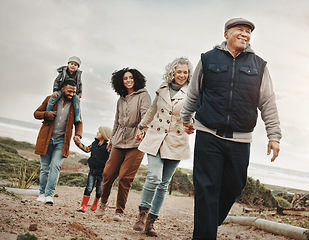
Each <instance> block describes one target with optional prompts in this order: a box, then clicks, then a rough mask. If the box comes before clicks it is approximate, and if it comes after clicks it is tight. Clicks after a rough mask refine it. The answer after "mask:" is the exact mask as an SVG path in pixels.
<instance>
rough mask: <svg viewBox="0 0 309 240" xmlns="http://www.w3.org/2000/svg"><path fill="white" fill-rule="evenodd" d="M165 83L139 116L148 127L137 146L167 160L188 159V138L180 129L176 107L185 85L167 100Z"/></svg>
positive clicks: (167, 92) (182, 98)
mask: <svg viewBox="0 0 309 240" xmlns="http://www.w3.org/2000/svg"><path fill="white" fill-rule="evenodd" d="M169 88H170V87H169V85H168V83H166V82H164V83H162V84H161V86H160V87H159V89H158V90H157V92H156V94H157V96H156V98H155V100H154V101H153V103H152V105H151V107H150V108H149V110H148V111H147V113H146V115H145V116H144V117H143V119H142V121H141V122H140V125H141V126H142V127H144V128H146V127H149V128H148V130H147V133H146V135H145V137H144V139H143V140H142V142H141V144H140V145H139V147H138V149H139V150H140V151H142V152H145V153H149V154H151V155H154V156H155V155H156V154H157V152H158V151H159V150H160V156H161V158H164V159H170V160H186V159H189V158H190V147H189V137H188V134H186V133H185V132H184V130H183V126H182V121H181V119H180V116H179V114H180V110H181V108H182V105H183V102H184V99H185V97H186V94H187V90H188V85H187V84H186V85H185V86H183V87H182V88H181V89H180V90H179V91H178V92H177V93H176V94H175V95H174V96H173V97H172V99H171V97H170V90H169Z"/></svg>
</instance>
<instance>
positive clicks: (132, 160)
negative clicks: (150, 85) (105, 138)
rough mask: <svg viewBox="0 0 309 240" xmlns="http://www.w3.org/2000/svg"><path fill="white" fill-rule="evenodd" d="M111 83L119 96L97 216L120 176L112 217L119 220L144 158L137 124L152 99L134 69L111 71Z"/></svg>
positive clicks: (102, 210) (121, 217) (101, 211)
mask: <svg viewBox="0 0 309 240" xmlns="http://www.w3.org/2000/svg"><path fill="white" fill-rule="evenodd" d="M111 84H112V87H113V89H114V90H115V92H116V93H117V94H118V95H119V96H120V97H119V99H118V101H117V109H116V115H115V120H114V127H113V131H112V135H111V139H110V142H109V144H108V146H107V147H108V148H109V149H111V153H110V157H109V160H108V161H107V162H106V166H105V168H104V172H103V185H102V196H101V205H100V207H99V208H98V210H97V212H96V215H97V216H103V215H104V212H105V209H106V206H107V201H108V197H109V195H110V192H111V188H112V186H113V183H114V181H115V180H116V178H117V177H119V179H118V194H117V202H116V213H115V216H114V220H115V221H122V220H123V212H124V209H125V205H126V202H127V198H128V194H129V190H130V188H131V184H132V182H133V179H134V177H135V174H136V172H137V170H138V168H139V166H140V164H141V162H142V159H143V157H144V153H143V152H141V151H139V150H138V149H137V147H138V146H139V143H140V142H139V141H137V140H136V139H135V136H136V134H137V130H138V128H137V126H138V124H139V122H140V121H141V119H142V118H143V116H144V115H145V113H146V111H147V109H148V108H149V107H150V104H151V99H150V95H149V93H148V92H147V90H146V89H145V85H146V79H145V77H144V76H143V74H141V73H140V72H139V71H138V70H136V69H130V68H124V69H121V70H119V71H115V72H113V74H112V78H111Z"/></svg>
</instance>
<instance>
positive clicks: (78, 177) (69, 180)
mask: <svg viewBox="0 0 309 240" xmlns="http://www.w3.org/2000/svg"><path fill="white" fill-rule="evenodd" d="M87 178H88V176H87V175H86V174H83V173H76V172H72V173H71V172H61V173H60V177H59V181H58V183H59V185H63V186H70V187H85V186H86V185H87Z"/></svg>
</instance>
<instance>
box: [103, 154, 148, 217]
mask: <svg viewBox="0 0 309 240" xmlns="http://www.w3.org/2000/svg"><path fill="white" fill-rule="evenodd" d="M143 157H144V153H143V152H141V151H139V150H138V149H137V148H129V149H122V148H112V151H111V153H110V156H109V159H108V161H107V162H106V165H105V168H104V172H103V184H102V196H101V201H102V203H107V200H108V197H109V195H110V193H111V189H112V186H113V183H114V181H115V180H116V178H117V177H119V179H118V194H117V203H116V212H119V213H123V211H124V209H125V206H126V202H127V199H128V194H129V191H130V188H131V184H132V182H133V180H134V177H135V175H136V172H137V170H138V168H139V166H140V164H141V162H142V160H143Z"/></svg>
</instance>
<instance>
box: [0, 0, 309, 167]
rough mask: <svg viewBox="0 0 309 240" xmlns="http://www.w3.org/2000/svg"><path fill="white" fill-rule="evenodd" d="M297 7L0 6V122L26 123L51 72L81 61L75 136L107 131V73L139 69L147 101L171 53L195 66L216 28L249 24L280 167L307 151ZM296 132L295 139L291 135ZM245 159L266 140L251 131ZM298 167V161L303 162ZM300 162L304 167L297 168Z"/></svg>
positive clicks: (306, 21)
mask: <svg viewBox="0 0 309 240" xmlns="http://www.w3.org/2000/svg"><path fill="white" fill-rule="evenodd" d="M308 5H309V3H308V1H306V0H300V1H297V4H295V3H294V2H291V1H288V0H283V1H280V2H279V1H266V0H261V1H258V2H256V1H248V0H236V1H229V0H224V1H214V0H213V1H212V0H209V1H201V0H197V1H186V0H181V1H177V2H175V1H154V0H146V1H142V0H131V1H129V0H120V1H105V0H103V1H99V0H95V1H90V2H89V1H88V2H85V1H80V0H79V1H72V0H66V1H64V0H57V1H48V0H42V1H35V0H28V1H19V0H10V1H5V0H0V29H1V38H0V51H1V55H0V64H1V71H0V78H1V87H0V100H1V105H0V111H1V114H0V116H3V117H8V118H15V119H18V120H26V121H30V122H35V121H36V120H34V119H33V116H32V113H33V111H34V110H35V109H36V108H37V107H38V106H39V104H40V103H41V102H42V101H43V99H44V98H45V96H47V95H49V94H51V92H52V84H53V81H54V79H55V77H56V76H57V72H56V69H57V68H58V67H59V66H61V65H65V64H66V61H67V59H68V58H69V57H70V56H72V55H77V56H79V57H80V58H81V60H82V65H81V70H82V71H83V83H84V94H83V98H82V100H81V101H82V103H81V104H82V105H81V106H82V113H83V119H84V122H85V131H86V132H89V133H94V132H96V130H97V126H98V125H101V124H103V123H104V124H105V123H106V124H108V125H112V123H113V117H114V112H115V106H116V101H117V98H118V96H117V95H116V94H115V92H114V91H113V90H112V89H111V87H110V77H111V73H112V72H113V71H114V70H117V69H120V68H123V67H127V66H129V67H133V68H137V69H139V70H140V71H141V72H142V73H143V74H144V75H145V76H146V78H147V80H148V81H147V88H148V90H149V92H150V94H151V96H152V97H154V92H155V90H156V89H157V87H158V86H159V84H160V83H161V81H162V75H163V73H164V66H165V65H166V64H167V63H168V62H170V61H172V60H173V59H174V58H176V57H179V56H187V57H189V59H190V60H191V61H192V63H193V65H196V63H197V61H198V60H199V56H200V53H201V52H205V51H207V50H209V49H211V48H212V47H213V46H214V45H215V44H218V43H220V42H221V41H223V40H224V39H223V25H224V23H225V21H226V20H227V19H229V18H231V17H238V16H242V17H245V18H248V19H250V20H252V21H253V22H254V23H255V24H256V30H255V31H254V32H253V34H252V39H251V44H252V47H253V49H254V50H255V51H256V53H257V54H258V55H260V56H261V57H263V58H264V59H265V60H267V62H268V67H269V70H270V73H271V76H272V78H273V83H274V87H275V90H276V94H277V99H278V108H279V113H280V119H281V125H282V129H283V133H284V135H283V136H284V138H283V139H282V143H281V146H282V151H281V153H280V158H279V160H278V163H275V164H277V165H278V166H284V167H288V166H289V164H290V160H291V158H292V155H291V153H292V152H293V150H294V149H296V145H297V152H299V160H298V159H295V156H293V162H297V161H298V162H300V163H301V164H303V165H302V166H303V169H308V167H309V166H308V163H306V162H308V161H307V160H308V159H305V158H306V156H304V155H302V154H301V152H305V149H306V148H307V147H308V138H307V136H308V134H309V127H308V124H307V122H308V120H307V119H308V118H309V110H308V107H307V106H308V104H309V99H308V97H307V96H308V93H309V82H308V77H309V69H308V67H306V66H307V65H306V63H307V62H308V56H309V49H308V47H307V43H305V42H303V41H304V40H306V39H308V38H309V31H308V30H309V18H308V14H307V9H308V7H309V6H308ZM300 133H301V134H300ZM254 138H255V139H254V142H253V144H252V160H253V161H255V162H260V163H263V164H268V160H265V158H266V156H265V151H264V150H265V148H266V144H267V139H266V137H265V130H264V129H263V127H260V126H258V128H257V130H256V132H255V133H254ZM305 160H306V161H305ZM306 164H307V165H306Z"/></svg>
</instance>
